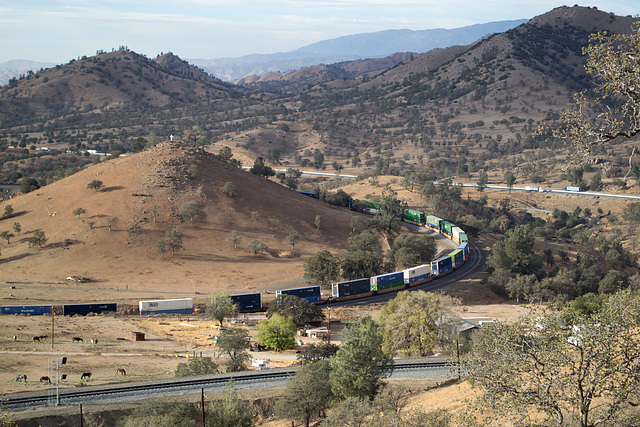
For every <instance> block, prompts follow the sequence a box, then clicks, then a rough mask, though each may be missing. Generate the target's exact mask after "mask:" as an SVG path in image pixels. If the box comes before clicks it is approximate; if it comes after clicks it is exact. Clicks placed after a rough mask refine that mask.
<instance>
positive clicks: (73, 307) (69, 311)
mask: <svg viewBox="0 0 640 427" xmlns="http://www.w3.org/2000/svg"><path fill="white" fill-rule="evenodd" d="M117 311H118V303H116V302H106V303H95V304H64V305H63V306H62V314H63V315H64V316H72V315H74V314H77V315H79V316H86V315H87V314H89V313H95V314H100V313H116V312H117Z"/></svg>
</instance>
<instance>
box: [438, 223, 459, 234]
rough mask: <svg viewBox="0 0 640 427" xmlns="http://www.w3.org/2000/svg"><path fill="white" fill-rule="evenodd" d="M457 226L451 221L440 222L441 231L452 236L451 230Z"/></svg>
mask: <svg viewBox="0 0 640 427" xmlns="http://www.w3.org/2000/svg"><path fill="white" fill-rule="evenodd" d="M455 226H456V225H455V224H452V223H450V222H449V221H440V230H442V231H444V232H445V233H447V234H451V229H452V228H453V227H455Z"/></svg>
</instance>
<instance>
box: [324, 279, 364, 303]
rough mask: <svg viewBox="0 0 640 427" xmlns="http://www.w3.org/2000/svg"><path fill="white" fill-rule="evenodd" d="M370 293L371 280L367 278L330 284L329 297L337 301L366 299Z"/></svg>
mask: <svg viewBox="0 0 640 427" xmlns="http://www.w3.org/2000/svg"><path fill="white" fill-rule="evenodd" d="M372 293H373V292H372V291H371V280H370V278H368V277H367V278H366V279H355V280H347V281H346V282H337V283H332V284H331V296H332V297H333V298H337V299H339V300H346V299H352V298H361V297H368V296H370V295H371V294H372Z"/></svg>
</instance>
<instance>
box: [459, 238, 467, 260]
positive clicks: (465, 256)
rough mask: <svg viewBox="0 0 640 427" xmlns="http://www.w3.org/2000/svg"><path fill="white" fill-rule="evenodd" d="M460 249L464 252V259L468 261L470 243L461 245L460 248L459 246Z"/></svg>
mask: <svg viewBox="0 0 640 427" xmlns="http://www.w3.org/2000/svg"><path fill="white" fill-rule="evenodd" d="M458 249H461V250H462V257H463V258H464V260H465V261H466V260H467V258H469V243H468V242H462V243H460V246H458Z"/></svg>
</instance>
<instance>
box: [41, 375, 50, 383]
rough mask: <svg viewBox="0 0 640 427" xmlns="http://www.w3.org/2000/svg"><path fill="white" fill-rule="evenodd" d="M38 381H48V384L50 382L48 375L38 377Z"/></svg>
mask: <svg viewBox="0 0 640 427" xmlns="http://www.w3.org/2000/svg"><path fill="white" fill-rule="evenodd" d="M40 382H41V383H49V384H51V379H50V378H49V377H47V376H44V377H40Z"/></svg>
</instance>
